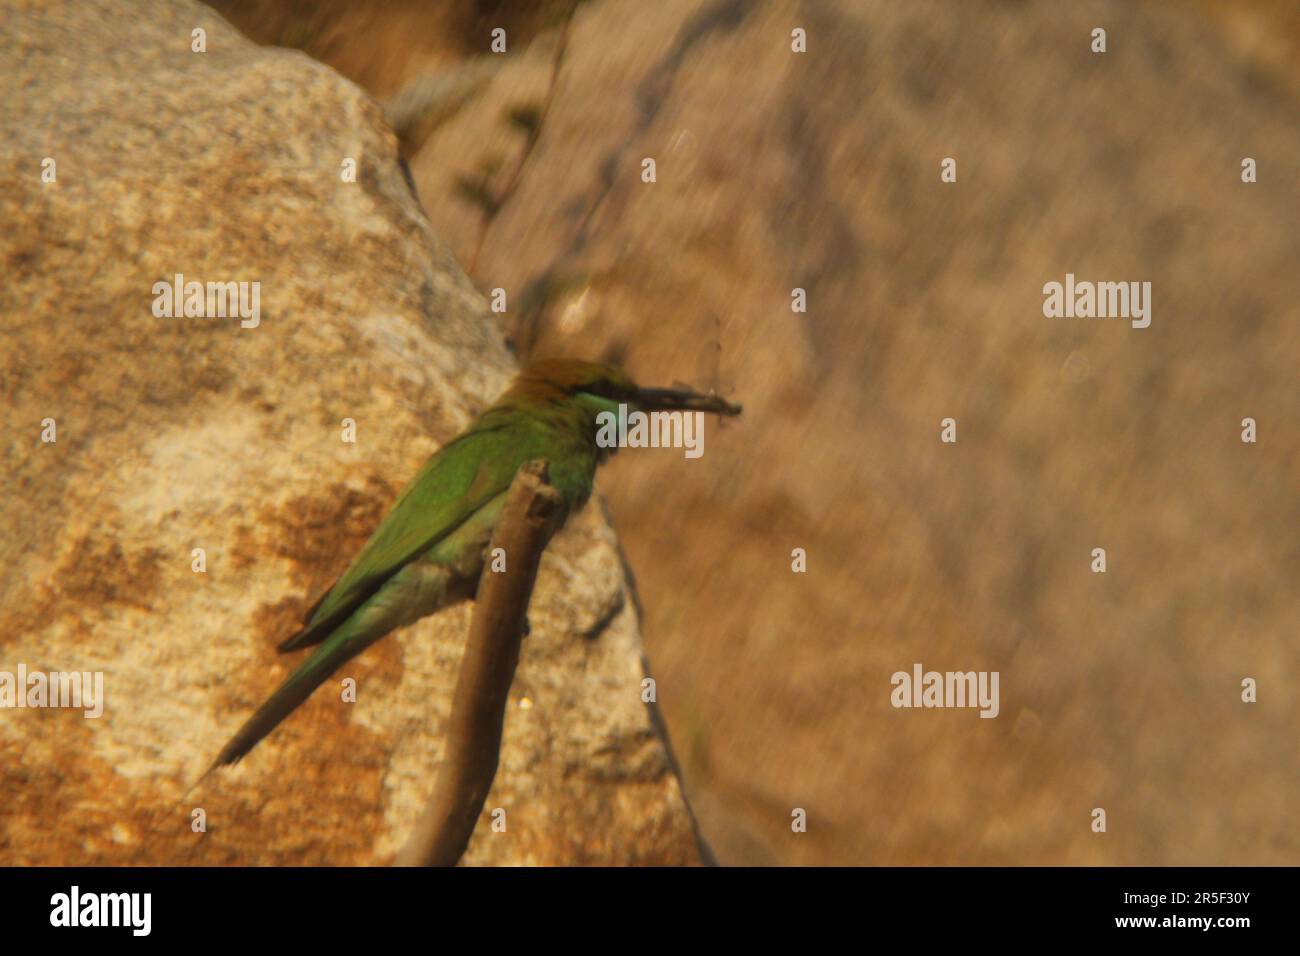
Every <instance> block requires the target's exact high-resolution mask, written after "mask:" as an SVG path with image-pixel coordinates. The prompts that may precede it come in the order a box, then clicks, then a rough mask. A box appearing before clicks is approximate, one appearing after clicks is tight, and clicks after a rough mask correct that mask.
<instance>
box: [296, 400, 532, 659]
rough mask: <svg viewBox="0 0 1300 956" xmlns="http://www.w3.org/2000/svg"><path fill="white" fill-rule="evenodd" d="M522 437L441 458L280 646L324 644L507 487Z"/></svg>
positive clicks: (466, 446) (475, 443)
mask: <svg viewBox="0 0 1300 956" xmlns="http://www.w3.org/2000/svg"><path fill="white" fill-rule="evenodd" d="M530 437H531V436H530V435H529V433H528V430H526V429H519V428H511V427H509V426H508V425H505V424H500V425H495V426H491V427H486V428H483V427H480V428H476V429H474V430H472V431H469V432H466V433H465V434H463V435H461V436H460V437H458V438H456V439H455V440H454V441H452V442H451V443H450V444H448V445H446V446H445V447H443V448H442V449H441V450H439V451H438V452H437V453H436V454H434V456H433V457H432V458H430V459H429V460H428V462H426V463H425V465H424V467H423V468H421V469H420V472H419V474H417V475H416V476H415V478H414V479H413V480H412V481H411V483H410V484H409V485H407V487H406V490H405V491H404V492H403V493H402V496H401V497H400V498H399V499H398V500H397V503H396V504H394V505H393V507H392V509H391V510H390V511H389V512H388V515H387V516H386V517H385V518H384V520H383V521H382V522H381V523H380V525H379V527H378V528H376V529H375V533H374V534H373V535H371V536H370V540H369V541H367V542H366V546H365V547H364V548H363V549H362V550H361V553H360V554H358V555H357V557H356V558H355V560H353V562H352V564H351V565H349V566H348V569H347V570H346V571H344V572H343V574H342V576H341V577H340V578H339V579H338V581H336V582H335V583H334V586H333V587H332V588H330V590H329V592H328V593H326V595H325V596H324V597H323V598H321V599H320V601H318V602H317V603H316V606H315V607H313V608H312V609H311V610H310V611H308V612H307V618H306V621H305V622H304V623H305V625H306V626H305V627H304V628H303V629H302V630H301V631H299V632H298V633H296V634H294V635H293V636H292V637H290V638H289V639H288V640H286V641H284V642H283V643H282V644H281V645H280V650H281V651H290V650H294V649H296V648H299V647H305V646H307V645H309V644H315V643H317V642H319V641H321V640H323V639H324V638H325V637H326V636H328V635H329V633H330V632H331V631H332V630H334V628H336V627H338V625H339V624H341V623H342V622H343V621H345V620H346V619H347V618H348V616H349V615H351V614H352V612H353V611H355V610H356V609H357V608H358V607H360V606H361V605H362V604H363V603H365V601H366V600H367V599H369V598H370V597H371V596H372V595H373V594H374V593H375V592H376V591H378V590H379V588H380V587H382V586H383V584H384V582H385V581H387V580H388V579H389V578H390V577H392V576H393V575H394V574H396V573H397V572H398V571H399V570H400V569H401V568H402V567H403V566H404V565H405V564H406V563H407V562H408V561H410V560H411V559H412V558H415V557H416V556H418V555H420V554H421V553H423V552H425V551H427V550H428V549H429V548H431V547H433V546H434V545H435V544H437V543H438V542H439V541H440V540H442V539H443V538H444V537H446V536H447V535H448V534H450V533H451V532H453V531H455V530H456V528H458V527H459V526H460V525H461V523H462V522H464V521H465V520H466V519H467V518H468V517H469V516H470V515H472V514H473V513H474V512H475V511H477V510H478V509H479V508H480V507H482V506H483V505H484V504H486V503H487V502H489V501H491V500H492V499H493V498H495V497H496V496H497V495H499V494H500V493H501V492H503V491H505V490H506V488H508V487H509V486H510V482H511V481H512V480H513V479H514V476H515V472H517V471H518V470H519V466H520V465H522V464H523V463H524V462H525V461H527V460H528V459H529V457H537V456H536V455H532V454H531V453H532V452H534V451H538V452H540V448H537V449H534V448H533V447H531V446H533V445H534V444H535V442H533V441H530V440H528V439H529V438H530Z"/></svg>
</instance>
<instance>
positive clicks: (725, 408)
mask: <svg viewBox="0 0 1300 956" xmlns="http://www.w3.org/2000/svg"><path fill="white" fill-rule="evenodd" d="M632 400H633V401H634V402H636V404H637V407H638V408H640V409H641V410H642V411H646V412H674V411H690V412H712V413H713V414H714V415H739V414H740V406H739V405H733V404H731V403H730V402H728V401H727V400H726V399H724V398H721V397H720V396H718V395H705V394H703V393H701V392H692V391H690V390H689V389H685V388H638V389H637V390H636V394H635V396H633V399H632Z"/></svg>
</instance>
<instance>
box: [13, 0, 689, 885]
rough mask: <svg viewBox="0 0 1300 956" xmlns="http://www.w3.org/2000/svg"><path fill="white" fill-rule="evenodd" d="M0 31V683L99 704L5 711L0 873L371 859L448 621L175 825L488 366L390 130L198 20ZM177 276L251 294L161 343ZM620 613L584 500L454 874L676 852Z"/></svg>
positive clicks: (606, 540)
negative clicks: (33, 868)
mask: <svg viewBox="0 0 1300 956" xmlns="http://www.w3.org/2000/svg"><path fill="white" fill-rule="evenodd" d="M6 6H7V7H8V8H9V9H7V10H6V12H5V15H4V17H3V18H2V19H0V75H3V76H4V77H5V96H4V97H3V105H2V106H0V110H2V112H0V142H2V145H0V221H2V222H3V223H4V229H3V231H2V232H0V267H2V268H3V271H4V275H5V283H4V287H3V289H2V290H0V394H2V395H3V398H4V407H5V415H4V419H3V424H2V426H0V427H2V428H3V438H2V444H0V447H2V448H3V462H4V465H3V471H4V486H5V489H6V495H5V498H4V502H3V506H2V507H0V564H2V565H3V567H4V568H5V574H4V575H3V576H2V577H0V670H8V671H13V670H15V669H16V667H17V665H18V664H19V663H24V664H25V665H26V666H27V667H28V668H29V669H30V670H37V669H41V670H59V671H68V670H89V671H103V672H104V674H105V684H106V687H105V694H106V709H105V713H104V715H103V716H102V717H101V718H99V719H86V718H84V717H83V716H82V715H81V714H80V713H77V712H72V711H70V710H53V709H47V710H31V709H28V710H17V709H15V710H6V711H0V721H2V722H3V732H2V733H0V790H3V792H4V794H5V796H4V800H3V801H0V860H3V861H4V862H6V863H23V864H54V863H93V864H103V863H123V862H141V863H144V862H152V863H199V864H214V863H233V862H240V863H254V862H255V863H266V864H272V863H274V864H284V863H330V864H364V863H382V862H385V861H386V860H388V859H390V858H391V855H392V854H393V852H394V851H395V850H396V848H397V847H398V846H399V845H400V844H401V842H402V841H403V840H404V838H405V836H406V834H407V832H408V830H409V829H410V826H411V824H412V823H413V821H414V819H415V817H416V814H417V813H418V811H419V809H420V807H421V806H422V804H423V802H424V799H425V798H426V796H427V794H428V791H429V789H430V783H431V780H432V773H433V771H434V769H435V768H436V767H437V764H438V760H439V754H440V749H441V746H442V741H441V730H442V728H443V726H444V725H445V722H446V717H447V706H448V703H449V701H450V698H451V689H452V686H453V683H454V680H455V671H456V664H457V660H458V656H459V654H460V651H461V647H462V642H463V639H464V635H465V632H466V628H467V624H468V620H469V609H468V608H467V607H462V608H460V609H457V610H453V611H449V612H447V613H444V614H442V615H438V616H436V617H434V618H428V619H425V620H424V621H422V622H419V623H418V624H416V625H414V626H412V627H409V628H406V629H405V630H403V631H402V632H400V633H398V634H396V635H394V636H392V637H390V638H388V639H386V640H384V641H383V642H381V643H380V644H378V645H376V646H375V647H373V648H371V649H370V650H368V651H367V652H366V653H365V654H363V655H362V656H361V657H360V658H358V659H357V660H356V661H355V662H354V663H353V664H351V665H349V666H348V667H346V668H345V669H344V671H342V672H341V673H340V674H339V675H338V676H339V678H340V679H342V678H343V677H353V678H355V679H356V681H357V684H358V698H357V701H356V703H355V704H348V703H343V702H342V701H341V699H340V698H341V695H340V693H339V690H338V685H336V684H333V683H331V684H327V685H326V686H325V687H324V688H322V689H321V690H320V691H319V692H318V693H317V694H316V695H315V696H314V697H313V698H312V699H311V700H310V701H309V702H308V703H307V704H306V705H305V706H304V707H303V708H301V710H300V711H299V712H298V713H297V714H295V715H294V716H292V717H291V718H290V719H289V720H288V721H287V722H286V723H285V724H283V725H282V726H281V728H280V729H279V730H277V731H276V732H275V733H274V734H273V735H272V736H271V737H270V738H268V739H267V740H266V741H264V742H263V743H262V744H261V745H260V746H259V747H258V748H257V749H256V750H255V751H254V752H253V753H252V754H251V755H250V756H249V757H248V758H247V759H246V760H245V761H244V762H243V763H242V764H240V765H239V766H238V767H236V768H234V769H232V770H224V771H221V772H219V773H218V774H217V775H216V776H214V777H213V778H210V779H209V780H208V781H207V782H205V783H204V784H203V785H202V786H201V787H200V788H199V789H197V790H196V791H194V793H193V794H192V795H191V796H190V798H189V799H188V800H187V801H185V802H184V803H180V802H178V801H179V798H180V797H181V795H182V792H183V791H184V789H185V787H186V786H187V785H188V784H189V783H191V782H192V781H193V780H194V779H195V778H196V777H197V775H198V774H199V773H200V772H201V771H202V770H203V769H204V767H205V766H206V765H207V763H208V762H209V761H210V760H211V758H212V756H213V755H214V754H215V753H216V751H217V750H218V749H219V747H220V746H221V744H222V743H223V742H224V741H225V740H226V738H227V737H228V736H229V734H230V733H231V732H232V731H233V730H234V729H235V728H236V727H237V726H238V724H239V723H240V722H241V721H242V720H243V719H244V718H245V717H246V716H247V715H248V714H249V713H250V711H251V710H252V708H254V707H255V706H256V705H257V704H258V703H260V702H261V701H262V700H263V699H264V698H265V696H266V695H267V694H268V693H269V692H270V691H271V690H272V689H273V688H274V687H275V686H276V685H277V684H278V682H279V680H280V679H281V678H282V677H283V676H284V675H285V673H286V671H287V668H288V667H290V666H291V665H292V664H294V663H296V662H297V660H298V659H299V657H298V655H295V656H293V657H292V658H290V659H288V660H286V659H284V658H281V657H278V656H277V655H276V653H275V650H274V645H275V643H276V641H277V640H278V639H279V638H281V637H283V636H284V635H285V634H286V633H288V632H289V631H291V630H292V629H293V627H294V625H295V623H296V621H297V620H298V618H299V617H300V616H301V614H302V613H303V611H304V610H305V608H306V607H307V606H308V605H309V604H310V602H311V601H312V600H313V599H314V598H315V597H316V596H317V595H318V593H319V592H320V590H321V589H322V588H323V587H325V586H327V585H328V584H329V583H330V581H331V580H332V578H333V577H334V576H335V575H336V574H337V573H338V572H339V571H340V570H341V569H342V567H343V566H345V565H346V563H347V561H348V560H349V559H350V557H351V556H352V555H353V554H354V553H355V552H356V550H357V548H358V547H359V546H360V545H361V544H362V543H363V541H364V540H365V538H366V537H367V536H368V534H369V532H370V530H371V529H372V528H373V526H374V524H375V523H376V521H377V520H378V519H379V517H380V516H381V514H382V512H383V511H384V509H385V508H386V507H387V506H388V504H389V503H390V502H391V500H392V499H393V497H394V495H395V494H396V492H397V491H398V490H399V489H400V487H401V486H402V485H403V484H404V482H405V481H406V480H407V478H409V477H410V476H411V475H412V474H413V473H414V472H415V470H416V469H417V468H418V467H419V465H420V464H421V463H422V461H423V460H424V458H425V457H426V456H427V455H428V454H430V453H431V452H432V451H434V450H435V449H436V448H437V447H438V446H439V444H440V443H442V442H445V441H446V440H447V439H449V438H451V437H452V436H453V435H455V434H456V433H457V431H458V430H460V429H461V428H462V427H463V426H464V425H466V424H467V423H468V422H469V421H470V420H471V417H472V415H473V414H475V413H476V412H477V411H478V410H480V409H481V408H482V407H484V406H485V404H486V403H487V402H489V401H490V400H491V399H492V398H493V397H494V396H495V395H496V394H497V392H498V391H499V390H500V389H501V388H502V387H503V386H504V384H505V383H506V382H507V381H508V379H509V377H510V375H511V374H512V370H513V360H512V359H511V357H510V355H509V354H508V352H507V350H506V348H505V347H504V345H503V343H502V341H501V338H500V336H499V334H498V333H497V332H496V331H495V330H494V329H493V328H492V326H491V323H490V322H489V320H488V317H487V312H486V308H485V306H484V303H483V301H482V299H481V298H480V296H479V295H478V294H477V292H476V291H475V289H474V288H473V286H472V285H471V284H470V283H469V281H468V280H467V279H466V277H465V276H464V274H463V273H462V272H461V271H460V269H459V267H458V266H457V265H456V263H455V262H454V261H453V260H452V258H451V256H450V254H449V253H448V251H447V249H446V248H445V247H443V246H442V245H441V244H440V243H439V242H438V241H437V239H436V238H435V237H434V235H433V233H432V231H431V230H430V227H429V225H428V222H427V221H426V219H425V216H424V214H423V213H422V212H421V210H420V208H419V206H418V203H417V202H416V200H415V199H414V198H413V196H412V195H411V193H410V191H409V189H408V187H407V185H406V182H405V181H404V179H403V176H402V174H401V172H400V170H399V167H398V165H397V153H396V143H395V140H394V138H393V136H392V135H391V133H390V132H389V131H388V130H387V128H386V126H385V124H384V121H383V116H382V113H381V111H380V109H379V108H378V107H377V106H376V105H375V103H374V102H373V101H372V100H371V99H370V98H369V97H368V96H367V95H366V94H364V93H363V92H362V91H360V90H359V89H358V88H356V87H355V86H353V85H352V84H351V83H349V82H348V81H346V80H344V79H342V78H341V77H340V76H339V75H337V74H336V73H334V72H333V71H332V70H331V69H329V68H328V67H326V66H323V65H321V64H319V63H317V62H314V61H312V60H310V59H308V58H307V57H306V56H304V55H302V54H300V53H296V52H288V51H283V50H270V49H263V48H259V47H257V46H255V45H254V44H253V43H251V42H249V41H248V40H246V39H244V38H243V37H242V36H241V35H240V34H239V33H238V32H237V31H236V30H234V29H233V28H232V27H230V26H229V25H228V24H227V23H226V22H225V21H223V20H222V19H221V17H220V16H218V15H216V14H215V13H214V12H213V11H211V10H210V9H208V8H206V7H203V6H200V5H198V4H196V3H189V2H177V3H153V2H145V0H113V2H108V0H99V2H87V0H81V2H76V3H72V2H67V3H35V4H22V3H20V4H17V5H15V4H13V3H9V4H6ZM196 27H201V28H203V29H204V30H205V31H206V43H207V52H206V53H201V54H200V53H194V52H192V51H191V31H192V30H193V29H195V28H196ZM45 157H51V158H53V159H54V160H55V162H56V164H57V165H56V167H55V168H56V173H57V180H56V182H53V183H48V184H47V183H42V181H41V178H40V174H41V163H42V159H43V158H45ZM344 157H353V158H355V159H356V161H357V166H358V182H356V183H354V184H351V183H344V182H342V181H341V177H340V164H341V162H342V161H343V159H344ZM175 273H183V274H184V275H185V276H186V277H187V278H189V279H196V280H199V281H231V280H233V281H240V280H243V281H257V282H260V283H261V302H260V308H261V317H260V325H258V326H257V327H256V328H243V327H241V324H240V321H239V320H238V319H236V318H217V319H204V318H156V317H155V316H154V315H153V313H152V311H151V305H152V303H153V299H154V296H153V292H152V289H153V285H154V283H155V282H158V281H160V280H169V279H170V278H171V277H172V276H173V275H174V274H175ZM47 418H52V419H54V420H55V422H56V429H57V431H56V438H57V440H56V441H55V442H53V443H43V442H42V441H41V440H40V436H41V431H42V424H41V423H42V421H43V420H44V419H47ZM344 419H352V420H354V421H355V423H356V441H355V443H354V444H348V443H345V442H344V441H343V440H342V430H343V425H342V423H343V420H344ZM195 548H203V549H205V551H206V572H205V573H195V572H194V571H193V570H192V549H195ZM628 595H629V591H628V586H627V583H626V581H625V578H624V573H623V570H622V565H621V563H620V558H619V553H618V544H617V541H616V539H615V537H614V534H613V532H612V531H611V529H610V527H609V525H608V523H607V522H606V521H605V519H604V517H603V516H602V513H601V509H600V507H599V505H593V506H590V507H589V508H588V509H587V510H586V512H585V513H584V514H583V515H582V516H581V517H580V518H578V519H575V520H574V521H572V522H571V523H570V527H569V528H568V529H566V530H565V531H564V532H563V533H562V534H561V535H560V536H559V537H557V539H556V540H555V542H554V545H553V549H552V551H551V552H549V553H548V554H547V556H546V557H545V559H544V561H543V566H542V571H541V576H540V579H539V584H538V590H537V592H536V594H535V597H534V604H533V609H532V613H531V622H532V627H533V631H532V635H531V636H530V637H529V638H528V640H527V641H526V642H525V647H524V652H523V658H522V661H521V664H520V668H519V673H518V678H517V681H516V684H515V688H514V691H513V693H512V698H511V709H510V712H509V714H508V718H507V724H506V732H505V742H504V750H503V755H502V762H501V767H500V770H499V772H498V777H497V786H496V788H495V790H494V791H493V793H492V794H490V795H489V797H488V803H487V807H488V809H492V808H497V807H501V808H504V809H505V810H506V821H507V827H506V831H505V832H504V833H493V832H490V831H489V830H488V828H486V827H484V826H480V828H479V832H478V833H477V834H476V836H475V839H474V842H473V843H472V844H471V847H470V850H469V854H468V856H467V862H471V863H553V864H559V863H581V862H598V863H622V862H649V863H680V862H690V861H693V860H694V859H696V849H695V844H694V841H693V838H692V833H691V825H690V820H689V817H688V814H687V812H686V809H685V806H684V804H683V801H682V798H681V795H680V792H679V789H678V785H677V782H676V779H675V777H674V776H673V774H672V773H671V771H670V769H669V766H668V761H667V758H666V754H665V750H664V748H663V746H662V745H661V743H660V741H659V739H658V737H657V736H656V735H655V734H654V732H653V731H652V727H651V720H650V715H649V714H648V712H647V711H646V709H645V707H644V705H643V704H642V703H641V700H640V690H641V688H640V681H641V678H642V663H641V653H640V634H639V630H638V624H637V620H636V611H635V609H634V606H633V602H632V601H631V600H630V599H629V597H628ZM192 807H202V808H203V809H204V811H205V812H206V817H207V832H206V833H203V834H199V833H194V832H192V831H191V827H190V822H191V816H190V810H191V808H192Z"/></svg>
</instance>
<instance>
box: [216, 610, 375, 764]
mask: <svg viewBox="0 0 1300 956" xmlns="http://www.w3.org/2000/svg"><path fill="white" fill-rule="evenodd" d="M365 616H366V615H365V614H364V613H358V614H354V615H353V616H352V617H351V618H349V619H348V620H347V621H346V622H345V623H344V624H343V626H342V627H340V628H339V629H338V630H337V631H335V632H334V633H333V634H332V635H331V636H330V638H329V640H327V641H326V642H325V643H324V644H322V645H321V646H320V648H318V649H317V651H316V652H315V653H314V654H312V656H311V657H309V658H307V660H306V661H305V662H304V663H303V664H302V666H301V667H299V668H298V669H297V670H296V671H294V672H293V673H292V674H290V675H289V677H288V678H287V679H286V680H285V682H284V683H283V684H281V685H280V688H279V689H278V690H277V691H276V692H275V693H274V694H272V695H271V696H270V698H269V699H268V700H267V701H266V703H264V704H263V705H262V706H261V707H259V708H257V711H256V712H255V713H254V714H253V716H252V717H249V718H248V720H246V721H245V722H244V725H243V726H242V727H240V728H239V730H238V732H236V734H235V736H234V737H232V738H231V739H230V742H229V743H228V744H226V746H224V747H222V748H221V753H219V754H217V759H216V760H214V761H213V763H212V767H210V768H209V770H208V773H211V772H212V770H215V769H216V768H217V767H220V766H223V765H225V764H232V763H235V762H236V761H238V760H239V759H240V758H241V757H243V756H244V755H245V754H246V753H248V752H249V751H250V750H252V749H253V747H255V746H256V745H257V743H258V741H260V740H261V739H262V738H263V737H265V736H266V735H267V734H269V733H270V732H271V731H272V730H274V729H275V728H276V727H277V726H278V725H279V723H280V721H282V720H284V718H286V717H288V716H289V715H290V714H291V713H293V711H294V710H295V709H296V708H297V707H298V705H299V704H301V703H302V702H303V701H305V700H306V699H307V698H308V697H310V696H311V694H312V692H313V691H315V690H316V688H317V687H319V686H320V685H321V684H323V683H324V682H325V681H327V680H328V679H329V678H330V675H331V674H333V673H334V672H335V671H337V670H338V669H339V668H340V667H342V666H343V665H344V664H346V663H347V662H348V661H349V660H351V659H352V658H353V657H355V656H356V655H357V654H360V653H361V652H362V651H363V650H365V649H366V648H367V647H369V646H370V645H371V644H373V643H374V642H375V641H377V640H378V639H379V638H381V637H383V636H384V635H385V634H386V633H388V631H389V629H390V628H388V627H383V626H379V627H376V626H375V625H374V623H371V625H370V626H369V627H367V626H366V622H365V620H364V619H365ZM205 776H206V774H205Z"/></svg>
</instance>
